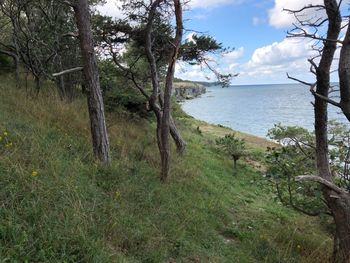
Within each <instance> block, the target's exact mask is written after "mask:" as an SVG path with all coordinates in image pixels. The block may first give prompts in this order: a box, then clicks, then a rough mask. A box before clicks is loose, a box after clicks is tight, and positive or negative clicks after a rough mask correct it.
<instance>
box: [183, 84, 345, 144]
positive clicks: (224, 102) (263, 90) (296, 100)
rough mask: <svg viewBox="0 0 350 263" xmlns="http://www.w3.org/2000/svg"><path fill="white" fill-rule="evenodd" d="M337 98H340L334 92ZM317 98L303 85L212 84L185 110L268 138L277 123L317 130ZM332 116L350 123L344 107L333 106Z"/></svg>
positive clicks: (196, 115) (188, 101) (199, 117)
mask: <svg viewBox="0 0 350 263" xmlns="http://www.w3.org/2000/svg"><path fill="white" fill-rule="evenodd" d="M333 96H334V100H339V98H337V94H334V95H333ZM313 100H314V98H313V96H312V95H311V93H310V91H309V89H308V87H307V86H304V85H301V84H273V85H243V86H230V87H228V88H222V87H219V86H211V87H208V88H207V92H206V93H205V94H203V95H201V96H200V97H198V98H195V99H192V100H186V101H185V102H183V104H182V108H183V110H184V111H185V112H186V113H187V114H189V115H191V116H193V117H194V118H196V119H199V120H203V121H206V122H208V123H211V124H220V125H223V126H226V127H229V128H232V129H234V130H237V131H241V132H245V133H249V134H252V135H256V136H258V137H262V138H267V133H268V130H269V129H271V128H273V127H274V124H278V123H281V124H282V125H286V126H301V127H304V128H306V129H308V130H309V131H313V130H314V112H313V105H312V101H313ZM329 119H330V120H337V121H339V122H342V123H348V121H347V120H346V119H345V117H344V116H343V115H342V114H341V112H340V109H339V108H337V107H334V106H332V105H329Z"/></svg>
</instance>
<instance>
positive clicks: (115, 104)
mask: <svg viewBox="0 0 350 263" xmlns="http://www.w3.org/2000/svg"><path fill="white" fill-rule="evenodd" d="M99 72H100V83H101V89H102V90H103V98H104V102H105V108H106V110H107V111H109V112H115V111H118V110H120V108H122V109H124V110H126V111H128V112H130V113H135V114H137V115H139V116H141V117H149V116H150V113H149V112H148V111H147V107H146V104H147V103H146V102H147V100H146V99H145V98H144V97H143V96H142V95H141V94H140V93H139V91H138V90H136V89H135V87H134V86H133V84H132V83H130V82H129V81H128V80H127V79H126V78H125V76H123V75H122V74H121V72H119V71H118V70H117V69H116V67H115V65H114V64H113V63H112V62H111V61H110V60H103V61H100V63H99Z"/></svg>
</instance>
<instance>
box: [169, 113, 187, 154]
mask: <svg viewBox="0 0 350 263" xmlns="http://www.w3.org/2000/svg"><path fill="white" fill-rule="evenodd" d="M170 135H171V137H172V138H173V140H174V142H175V144H176V150H177V152H178V153H179V154H184V153H185V151H186V142H185V140H184V139H183V138H182V136H181V134H180V132H179V130H178V128H177V127H176V124H175V121H174V119H173V117H172V116H171V114H170Z"/></svg>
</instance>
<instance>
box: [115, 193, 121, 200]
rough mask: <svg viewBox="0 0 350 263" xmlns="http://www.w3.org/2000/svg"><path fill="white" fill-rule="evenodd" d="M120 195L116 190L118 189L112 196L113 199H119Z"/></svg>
mask: <svg viewBox="0 0 350 263" xmlns="http://www.w3.org/2000/svg"><path fill="white" fill-rule="evenodd" d="M120 196H121V194H120V192H118V191H117V192H115V194H114V198H115V199H119V198H120Z"/></svg>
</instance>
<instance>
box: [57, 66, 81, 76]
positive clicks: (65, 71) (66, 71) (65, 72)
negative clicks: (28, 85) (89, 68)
mask: <svg viewBox="0 0 350 263" xmlns="http://www.w3.org/2000/svg"><path fill="white" fill-rule="evenodd" d="M82 70H83V67H76V68H71V69H67V70H63V71H61V72H58V73H53V74H52V76H53V77H59V76H62V75H65V74H68V73H73V72H76V71H82Z"/></svg>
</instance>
